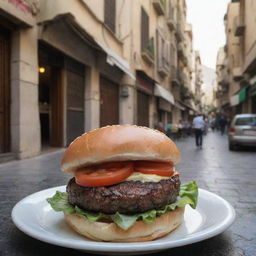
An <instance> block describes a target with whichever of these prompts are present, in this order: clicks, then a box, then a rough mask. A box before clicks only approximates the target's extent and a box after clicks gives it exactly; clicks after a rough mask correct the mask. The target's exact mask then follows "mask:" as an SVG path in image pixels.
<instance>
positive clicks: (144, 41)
mask: <svg viewBox="0 0 256 256" xmlns="http://www.w3.org/2000/svg"><path fill="white" fill-rule="evenodd" d="M140 33H141V39H140V40H141V50H143V49H145V48H146V47H147V45H148V43H149V17H148V14H147V13H146V11H145V10H144V9H143V8H141V24H140Z"/></svg>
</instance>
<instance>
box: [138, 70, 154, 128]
mask: <svg viewBox="0 0 256 256" xmlns="http://www.w3.org/2000/svg"><path fill="white" fill-rule="evenodd" d="M136 87H137V111H136V112H137V122H136V123H137V125H140V126H147V127H150V126H152V123H153V122H152V120H151V118H150V117H151V116H152V115H153V114H151V113H152V112H153V110H152V100H153V99H152V98H153V92H154V81H153V80H152V79H150V78H149V77H148V76H147V75H146V74H145V73H144V72H141V71H137V73H136Z"/></svg>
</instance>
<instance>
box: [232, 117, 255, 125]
mask: <svg viewBox="0 0 256 256" xmlns="http://www.w3.org/2000/svg"><path fill="white" fill-rule="evenodd" d="M235 125H237V126H243V125H251V126H255V125H256V117H239V118H238V119H237V120H236V123H235Z"/></svg>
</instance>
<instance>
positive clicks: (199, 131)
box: [193, 115, 205, 149]
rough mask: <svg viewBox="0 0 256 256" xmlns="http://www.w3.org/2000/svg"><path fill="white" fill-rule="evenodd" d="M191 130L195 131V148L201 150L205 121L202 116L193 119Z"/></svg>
mask: <svg viewBox="0 0 256 256" xmlns="http://www.w3.org/2000/svg"><path fill="white" fill-rule="evenodd" d="M193 128H194V130H195V138H196V146H197V147H199V148H201V149H202V146H203V132H204V129H205V121H204V118H203V116H202V115H197V116H196V117H195V118H194V119H193Z"/></svg>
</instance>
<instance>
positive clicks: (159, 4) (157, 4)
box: [152, 0, 166, 15]
mask: <svg viewBox="0 0 256 256" xmlns="http://www.w3.org/2000/svg"><path fill="white" fill-rule="evenodd" d="M152 2H153V6H154V8H155V10H156V12H157V14H158V15H164V14H165V9H166V0H153V1H152Z"/></svg>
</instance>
